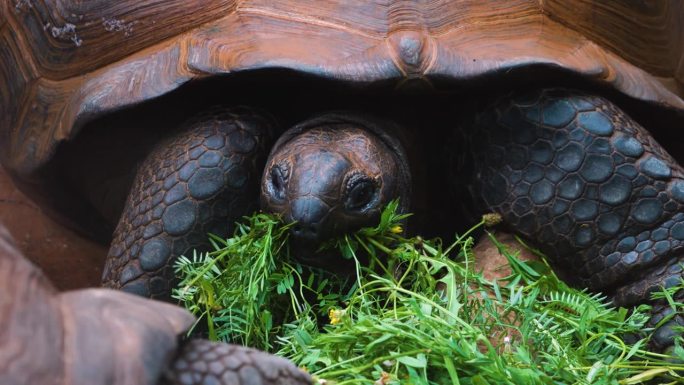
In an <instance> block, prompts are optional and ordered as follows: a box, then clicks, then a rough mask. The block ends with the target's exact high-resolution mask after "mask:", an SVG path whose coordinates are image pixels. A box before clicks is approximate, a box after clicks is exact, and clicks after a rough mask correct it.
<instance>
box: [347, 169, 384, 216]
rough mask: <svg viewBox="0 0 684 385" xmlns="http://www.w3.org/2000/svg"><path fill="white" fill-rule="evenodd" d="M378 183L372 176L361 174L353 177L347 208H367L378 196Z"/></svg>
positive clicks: (356, 209) (348, 193)
mask: <svg viewBox="0 0 684 385" xmlns="http://www.w3.org/2000/svg"><path fill="white" fill-rule="evenodd" d="M376 190H377V189H376V184H375V181H373V180H372V179H371V178H368V177H366V176H361V177H357V178H353V179H352V180H351V181H350V183H349V188H348V189H347V191H348V192H347V201H346V205H345V206H346V208H347V209H348V210H354V211H358V210H362V209H364V208H366V207H367V206H368V205H369V204H370V203H371V202H372V201H373V200H374V199H375V196H376Z"/></svg>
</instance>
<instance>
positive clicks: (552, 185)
mask: <svg viewBox="0 0 684 385" xmlns="http://www.w3.org/2000/svg"><path fill="white" fill-rule="evenodd" d="M471 132H472V136H471V137H470V143H469V149H470V151H471V154H472V157H473V158H472V160H473V164H474V166H475V168H474V176H473V177H474V179H473V180H474V183H473V185H472V186H471V187H472V191H473V193H474V194H475V196H481V198H482V202H481V207H483V209H484V210H486V211H494V212H498V213H500V214H502V215H503V217H504V220H505V222H506V223H507V224H508V225H509V226H510V227H511V228H512V229H513V230H515V231H516V232H518V233H519V234H522V235H524V236H525V237H527V238H529V239H531V240H533V242H534V243H535V244H536V245H538V246H539V247H540V248H541V249H542V251H543V252H545V253H546V254H547V255H548V256H549V257H550V258H552V259H553V261H554V262H555V264H556V265H557V266H558V267H560V268H561V269H563V270H564V271H565V272H568V273H569V276H570V277H571V278H573V279H575V280H576V282H575V283H576V284H578V285H579V286H582V287H588V288H590V289H591V290H593V291H602V292H605V293H607V294H610V295H612V297H613V301H614V303H615V304H616V305H619V306H626V305H634V304H637V303H642V302H645V301H648V299H649V294H650V293H651V292H652V291H653V290H656V289H658V288H659V287H661V286H663V287H671V286H673V285H675V284H677V283H678V282H679V280H680V278H681V277H682V268H681V266H680V263H681V262H682V260H681V259H680V257H681V256H682V255H681V254H682V249H683V248H684V243H683V242H684V179H683V178H684V174H683V172H682V167H681V166H680V165H679V164H677V162H676V161H674V160H673V158H672V157H671V156H670V155H669V154H667V153H666V152H665V150H664V149H663V148H662V147H661V146H660V145H659V144H658V143H657V142H656V141H655V140H654V139H653V137H652V136H651V135H650V134H649V133H648V131H646V130H645V129H644V128H643V127H641V126H640V125H639V124H637V123H636V122H635V121H634V120H632V119H631V118H630V117H629V116H628V115H627V114H626V113H625V112H623V111H622V110H620V109H619V108H618V107H617V106H615V105H614V104H613V103H611V102H610V101H608V100H607V99H605V98H602V97H598V96H589V95H585V94H582V93H580V92H577V91H572V90H564V89H550V90H543V91H540V92H534V93H527V94H525V95H521V96H518V97H514V98H512V99H508V100H504V101H503V102H500V103H498V104H496V105H495V106H494V107H493V109H492V110H489V111H487V112H485V113H482V114H480V115H478V116H477V117H476V119H475V122H474V125H473V127H472V131H471Z"/></svg>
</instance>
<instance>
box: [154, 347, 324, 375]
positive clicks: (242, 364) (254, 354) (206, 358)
mask: <svg viewBox="0 0 684 385" xmlns="http://www.w3.org/2000/svg"><path fill="white" fill-rule="evenodd" d="M312 383H313V381H312V380H311V377H310V376H309V375H308V374H307V373H305V372H303V371H301V370H299V369H298V368H297V367H296V366H294V365H293V364H292V363H291V362H290V361H288V360H286V359H284V358H281V357H276V356H273V355H270V354H267V353H264V352H261V351H259V350H256V349H251V348H247V347H243V346H238V345H227V344H221V343H216V342H210V341H206V340H193V341H189V342H188V343H187V344H186V345H185V346H184V347H183V348H182V349H181V351H180V352H179V354H178V356H176V358H175V360H174V363H173V365H171V366H170V367H169V369H168V370H167V371H166V373H165V375H164V378H163V379H162V380H161V381H160V385H161V384H168V385H252V384H260V385H275V384H282V385H310V384H312Z"/></svg>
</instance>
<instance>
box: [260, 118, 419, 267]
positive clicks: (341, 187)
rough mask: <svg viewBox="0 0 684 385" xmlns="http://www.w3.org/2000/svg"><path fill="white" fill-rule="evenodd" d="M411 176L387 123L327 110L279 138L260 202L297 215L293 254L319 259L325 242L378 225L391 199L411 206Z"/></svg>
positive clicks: (291, 217)
mask: <svg viewBox="0 0 684 385" xmlns="http://www.w3.org/2000/svg"><path fill="white" fill-rule="evenodd" d="M369 127H370V128H369ZM410 183H411V182H410V175H409V172H408V167H407V160H406V155H405V153H404V152H403V148H402V147H401V145H400V144H399V142H398V141H397V140H394V139H393V138H392V137H391V136H390V134H389V133H388V132H387V131H386V130H383V128H382V127H380V126H379V125H378V124H376V123H375V122H371V121H370V120H369V121H366V120H364V119H363V118H356V117H355V118H352V119H349V120H346V119H345V118H344V117H340V116H339V115H335V116H334V117H331V118H326V117H325V116H324V117H320V118H317V119H313V120H311V121H307V122H305V123H303V124H301V125H299V126H296V127H294V128H292V129H290V130H288V131H287V132H286V133H285V134H283V136H282V137H281V139H280V140H279V141H278V143H276V145H275V146H274V148H273V150H272V152H271V155H270V156H269V159H268V161H267V163H266V167H265V169H264V175H263V178H262V184H261V206H262V209H263V210H264V211H267V212H272V213H276V214H279V215H281V216H282V218H283V220H284V221H285V222H286V223H292V222H294V225H293V227H292V230H291V236H292V241H293V242H292V245H293V246H294V247H293V252H294V253H295V256H296V257H297V258H299V259H301V260H303V261H304V262H307V263H310V264H313V265H318V266H320V265H324V264H326V263H327V262H324V261H326V260H327V259H328V258H326V256H325V255H324V254H322V253H319V252H316V250H317V249H318V248H319V246H320V245H321V243H322V242H325V241H326V240H329V239H331V238H334V237H337V236H340V235H343V234H345V233H349V232H353V231H355V230H357V229H359V228H361V227H365V226H374V225H376V224H377V223H378V221H379V218H380V214H381V212H382V210H383V208H384V207H385V206H386V205H387V204H388V203H389V202H390V201H392V200H393V199H397V198H399V199H400V201H401V202H405V203H406V204H407V205H408V201H409V198H410ZM337 263H339V261H338V262H337ZM323 267H328V266H323Z"/></svg>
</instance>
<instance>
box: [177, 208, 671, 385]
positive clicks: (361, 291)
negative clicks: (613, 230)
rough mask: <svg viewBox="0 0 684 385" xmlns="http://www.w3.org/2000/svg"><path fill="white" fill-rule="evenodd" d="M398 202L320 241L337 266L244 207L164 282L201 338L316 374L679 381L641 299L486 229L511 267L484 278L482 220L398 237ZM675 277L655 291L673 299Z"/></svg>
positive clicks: (381, 380)
mask: <svg viewBox="0 0 684 385" xmlns="http://www.w3.org/2000/svg"><path fill="white" fill-rule="evenodd" d="M396 208H397V204H396V203H393V204H390V205H389V206H388V208H387V209H386V210H385V211H384V212H383V215H382V219H381V221H380V223H379V225H378V226H377V227H374V228H366V229H362V230H360V231H358V232H357V233H355V234H352V235H348V236H345V237H342V238H340V239H337V240H335V241H332V242H330V243H329V244H327V245H325V246H324V247H325V248H326V249H328V250H337V252H338V253H339V255H340V257H339V261H340V263H349V264H352V265H351V266H353V268H352V269H351V270H352V271H353V272H354V273H353V274H351V275H349V276H336V275H334V274H332V273H329V272H326V271H323V270H319V269H315V268H311V267H306V266H302V265H300V264H298V263H296V262H295V261H294V258H292V256H291V255H290V251H289V248H288V242H287V234H288V232H287V230H288V226H286V225H283V224H281V223H280V222H279V221H278V220H277V218H275V217H273V216H270V215H266V214H256V215H254V216H252V217H250V218H247V219H246V222H245V223H243V224H240V225H238V228H237V230H236V233H235V235H234V236H233V237H232V238H230V239H227V240H224V239H220V238H217V237H212V238H211V239H212V242H213V244H214V248H215V251H213V252H210V253H206V254H200V255H195V256H193V258H185V257H183V258H181V259H179V261H178V262H177V264H176V270H177V274H178V276H179V277H180V279H181V282H180V284H179V286H178V289H177V290H176V291H175V294H174V296H175V297H176V298H178V299H179V300H180V301H181V302H182V303H183V304H184V305H185V306H186V307H187V308H188V309H189V310H191V311H192V312H193V313H195V314H196V315H198V316H199V321H198V322H201V323H202V325H206V330H207V332H208V334H209V336H210V338H212V339H215V340H223V341H227V342H233V343H240V344H243V345H248V346H252V347H256V348H259V349H263V350H266V351H269V352H273V353H276V354H279V355H282V356H284V357H287V358H289V359H291V360H293V361H294V362H295V363H296V364H297V365H299V366H301V367H302V368H305V369H306V370H308V371H309V372H310V373H311V374H312V375H314V376H315V378H317V379H318V380H319V382H321V383H327V384H377V385H383V384H464V385H465V384H467V385H469V384H473V385H485V384H637V383H644V382H648V381H657V383H684V378H683V377H681V376H680V373H681V371H682V370H684V364H681V363H679V362H682V360H684V350H683V349H682V348H681V347H680V346H679V343H678V344H677V345H676V346H675V349H674V350H673V353H672V354H673V355H664V354H657V353H652V352H649V351H647V349H646V347H647V343H648V334H649V331H648V330H646V329H645V328H644V325H645V323H646V321H647V318H648V316H647V314H648V310H649V308H648V306H640V307H638V308H636V309H630V310H627V309H615V308H613V307H611V306H610V304H609V303H608V302H607V301H606V299H605V298H603V297H601V296H600V295H597V294H590V293H587V292H585V291H580V290H576V289H573V288H570V287H568V286H567V285H565V284H564V283H563V282H562V281H560V280H559V279H558V277H557V276H556V275H555V274H554V273H553V272H552V271H551V270H550V269H549V268H548V266H547V265H546V264H545V263H543V262H539V261H530V262H523V261H521V260H519V259H518V258H517V256H516V254H514V253H511V252H509V251H508V250H507V249H506V248H505V247H504V246H503V245H502V244H500V243H498V242H497V241H496V239H494V237H492V236H491V235H490V238H491V239H492V241H493V242H494V244H495V245H497V247H498V248H499V251H500V252H501V253H503V255H505V256H506V258H507V259H508V262H509V264H510V267H511V270H512V273H511V274H510V276H508V277H506V278H505V279H504V280H500V281H489V280H487V279H486V278H484V277H483V276H482V275H481V274H479V273H478V272H475V271H474V269H473V266H474V262H473V254H472V246H473V243H474V241H473V238H472V237H470V236H469V234H471V232H472V231H474V230H476V229H477V228H480V227H482V226H484V224H485V220H483V222H482V223H480V224H478V225H477V226H476V227H475V228H473V229H471V231H469V232H467V233H466V234H464V235H461V236H457V237H456V238H455V240H454V241H453V242H452V243H449V244H448V245H442V243H441V242H440V241H439V240H424V239H422V238H421V237H412V238H405V237H404V236H403V235H402V229H401V223H402V220H403V219H404V218H405V216H403V215H398V214H396ZM486 220H487V222H491V221H492V218H487V219H486ZM362 260H363V261H366V263H362V262H361V261H362ZM680 288H681V287H680ZM673 290H674V289H671V290H668V291H666V292H663V293H660V294H659V295H661V296H664V298H668V300H669V301H670V305H671V306H673V307H674V308H675V310H677V311H678V312H680V313H681V312H683V311H684V310H683V306H684V305H683V304H681V303H678V302H676V301H674V300H673V299H672V297H673V296H672V293H673ZM628 336H632V340H634V339H635V338H634V336H637V337H636V340H637V342H636V343H633V344H628V343H626V342H625V338H626V337H628ZM654 379H655V380H654Z"/></svg>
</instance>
